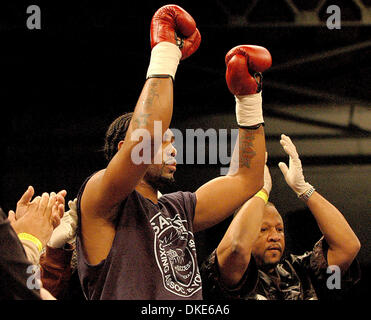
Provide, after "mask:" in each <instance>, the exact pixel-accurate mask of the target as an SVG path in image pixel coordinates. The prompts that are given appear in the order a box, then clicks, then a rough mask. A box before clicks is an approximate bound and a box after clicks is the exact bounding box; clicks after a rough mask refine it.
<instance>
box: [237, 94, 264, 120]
mask: <svg viewBox="0 0 371 320" xmlns="http://www.w3.org/2000/svg"><path fill="white" fill-rule="evenodd" d="M235 99H236V117H237V123H238V125H239V126H240V127H249V126H254V125H257V124H260V123H264V119H263V108H262V104H263V102H262V93H261V92H259V93H255V94H249V95H246V96H235Z"/></svg>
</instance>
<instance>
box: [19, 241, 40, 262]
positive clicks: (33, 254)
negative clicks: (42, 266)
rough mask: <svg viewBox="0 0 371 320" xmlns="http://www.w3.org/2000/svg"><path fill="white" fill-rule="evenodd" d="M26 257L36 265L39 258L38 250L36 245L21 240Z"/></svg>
mask: <svg viewBox="0 0 371 320" xmlns="http://www.w3.org/2000/svg"><path fill="white" fill-rule="evenodd" d="M21 243H22V245H23V248H24V251H25V253H26V256H27V259H28V260H29V261H30V262H31V263H32V264H33V265H38V264H39V260H40V252H39V249H38V248H37V246H36V245H35V244H34V243H32V242H31V241H28V240H21Z"/></svg>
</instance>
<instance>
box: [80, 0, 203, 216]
mask: <svg viewBox="0 0 371 320" xmlns="http://www.w3.org/2000/svg"><path fill="white" fill-rule="evenodd" d="M180 36H181V37H182V38H180ZM200 40H201V37H200V33H199V31H198V29H197V28H196V23H195V21H194V20H193V18H192V17H191V16H190V15H189V14H188V13H187V12H186V11H185V10H183V9H182V8H180V7H178V6H175V5H168V6H164V7H162V8H160V9H159V10H158V11H157V12H156V13H155V15H154V16H153V19H152V22H151V47H152V52H151V61H150V65H149V68H148V72H147V80H146V82H145V84H144V87H143V90H142V92H141V94H140V97H139V99H138V101H137V104H136V107H135V110H134V114H133V117H132V120H131V122H130V125H129V128H128V131H127V134H126V137H125V140H124V142H123V144H122V145H121V147H120V148H119V150H118V152H117V153H116V154H115V156H114V157H113V159H112V160H111V161H110V163H109V164H108V166H107V168H106V169H105V170H102V171H101V172H99V173H97V174H96V175H95V176H94V177H92V179H90V181H89V182H88V184H87V185H86V188H85V191H84V194H83V197H82V212H83V213H84V212H85V213H86V212H88V213H89V214H98V215H100V216H101V217H102V216H104V217H106V218H107V217H109V216H110V214H112V211H113V210H112V209H114V208H115V206H117V205H118V204H119V203H120V202H121V201H123V200H124V199H125V198H126V197H127V196H128V195H129V194H130V193H131V192H132V191H133V190H134V188H135V187H136V185H137V184H138V182H139V181H140V180H141V178H142V177H143V176H144V174H145V172H146V170H147V168H148V165H149V164H150V163H153V161H154V156H155V154H156V153H157V151H158V150H159V149H160V147H161V142H162V137H163V133H164V132H165V131H166V130H167V129H168V128H169V125H170V121H171V118H172V112H173V79H174V77H175V73H176V70H177V66H178V63H179V61H180V60H181V59H185V58H186V57H188V56H189V55H191V54H192V53H193V52H194V51H196V50H197V48H198V46H199V44H200ZM155 126H156V129H155ZM157 128H159V129H158V130H157ZM156 136H157V141H158V139H160V143H156ZM145 155H148V157H146V156H145ZM141 160H143V161H141Z"/></svg>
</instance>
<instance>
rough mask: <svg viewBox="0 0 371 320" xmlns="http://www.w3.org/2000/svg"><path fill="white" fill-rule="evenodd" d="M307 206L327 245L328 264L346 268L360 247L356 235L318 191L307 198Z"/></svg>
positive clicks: (338, 212) (339, 213)
mask: <svg viewBox="0 0 371 320" xmlns="http://www.w3.org/2000/svg"><path fill="white" fill-rule="evenodd" d="M307 206H308V208H309V209H310V211H311V212H312V214H313V216H314V218H315V219H316V221H317V224H318V227H319V228H320V230H321V232H322V234H323V236H324V237H325V239H326V242H327V243H328V245H329V250H328V255H327V259H328V263H329V265H338V266H340V267H341V268H342V269H343V270H344V269H346V268H347V267H348V266H349V265H350V264H351V262H352V261H353V259H354V258H355V257H356V255H357V253H358V251H359V249H360V242H359V240H358V238H357V236H356V235H355V233H354V232H353V230H352V228H351V227H350V226H349V224H348V222H347V221H346V219H345V218H344V216H343V215H342V214H341V212H340V211H339V210H338V209H337V208H336V207H335V206H334V205H332V204H331V203H330V202H329V201H327V200H326V199H325V198H324V197H322V196H321V195H320V194H319V193H318V192H316V191H315V192H314V193H313V195H312V196H311V197H310V198H309V199H308V201H307Z"/></svg>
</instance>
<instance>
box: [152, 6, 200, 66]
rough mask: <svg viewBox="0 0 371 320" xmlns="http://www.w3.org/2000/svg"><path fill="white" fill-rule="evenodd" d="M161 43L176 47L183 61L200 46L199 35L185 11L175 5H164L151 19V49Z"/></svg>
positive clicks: (192, 20)
mask: <svg viewBox="0 0 371 320" xmlns="http://www.w3.org/2000/svg"><path fill="white" fill-rule="evenodd" d="M163 41H166V42H170V43H173V44H175V45H177V46H178V47H179V49H180V51H181V53H182V57H181V60H184V59H186V58H188V57H189V56H190V55H191V54H193V53H194V52H195V51H196V50H197V49H198V47H199V46H200V42H201V34H200V32H199V31H198V29H197V28H196V22H195V21H194V19H193V18H192V16H191V15H190V14H189V13H188V12H187V11H185V10H184V9H183V8H181V7H179V6H176V5H166V6H163V7H161V8H160V9H158V10H157V11H156V13H155V14H154V16H153V18H152V21H151V48H153V47H154V46H156V45H157V44H158V43H159V42H163Z"/></svg>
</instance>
